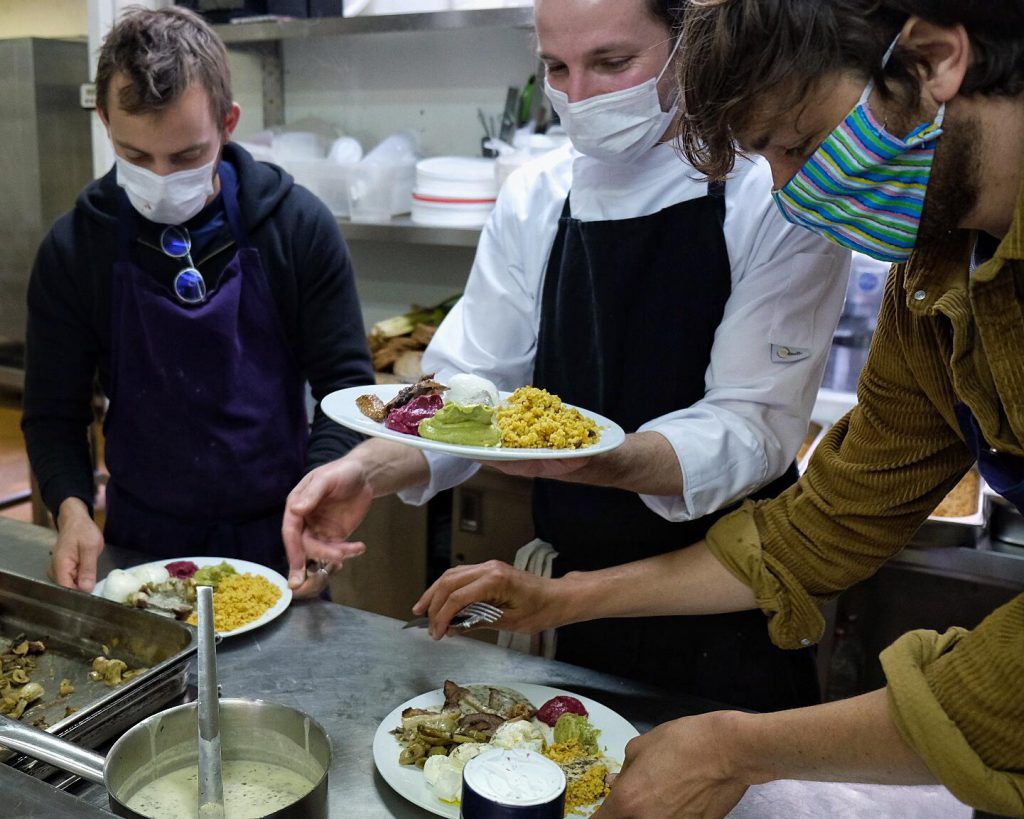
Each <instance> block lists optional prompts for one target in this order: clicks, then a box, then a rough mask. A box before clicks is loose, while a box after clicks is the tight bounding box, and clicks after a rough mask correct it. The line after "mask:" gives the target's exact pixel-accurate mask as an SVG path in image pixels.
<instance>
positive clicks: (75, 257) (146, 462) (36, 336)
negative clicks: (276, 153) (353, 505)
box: [22, 8, 373, 594]
mask: <svg viewBox="0 0 1024 819" xmlns="http://www.w3.org/2000/svg"><path fill="white" fill-rule="evenodd" d="M96 91H97V108H98V111H99V115H100V117H101V119H102V120H103V123H104V125H106V127H107V130H108V133H109V135H110V139H111V141H112V143H113V147H114V152H115V155H116V164H115V167H114V168H112V169H111V170H110V172H109V173H107V174H106V175H105V176H104V177H102V178H101V179H98V180H96V181H95V182H93V183H92V184H90V185H89V186H88V187H87V188H86V189H85V190H84V191H83V192H82V193H81V195H80V196H79V198H78V201H77V202H76V204H75V207H74V209H73V210H72V211H71V212H70V213H68V214H65V215H64V216H63V217H61V218H60V219H59V220H58V221H57V223H56V224H55V225H54V226H53V228H52V229H51V230H50V232H49V234H48V235H47V236H46V238H45V239H44V240H43V243H42V245H41V247H40V249H39V253H38V256H37V258H36V263H35V266H34V269H33V271H32V277H31V282H30V285H29V296H28V302H29V304H28V307H29V310H28V332H27V361H26V372H25V399H24V420H23V423H22V427H23V430H24V433H25V439H26V443H27V446H28V452H29V458H30V460H31V463H32V468H33V470H34V471H35V474H36V477H37V478H38V481H39V485H40V488H41V491H42V495H43V499H44V501H45V503H46V505H47V507H48V508H49V509H50V511H51V512H52V513H53V515H54V518H55V519H56V521H57V525H58V529H59V535H58V539H57V544H56V547H55V548H54V552H53V561H52V564H51V574H52V576H53V577H54V579H55V580H57V582H59V583H61V584H62V585H65V586H72V587H77V588H80V589H83V590H90V589H91V588H92V587H93V585H94V583H95V580H96V563H97V557H98V555H99V553H100V551H101V550H102V549H103V546H104V540H105V541H106V542H107V543H112V544H116V545H118V546H122V547H127V548H131V549H136V550H139V551H142V552H145V553H147V554H150V555H152V556H153V558H154V559H162V558H170V557H175V556H181V555H203V554H209V555H222V556H226V557H239V558H246V559H249V560H253V561H256V562H259V563H263V564H266V565H270V566H276V567H278V568H283V567H284V566H285V555H284V549H283V546H282V543H281V536H280V530H281V517H282V512H283V509H284V501H285V498H286V497H287V495H288V492H289V491H290V490H291V488H292V487H293V486H294V485H295V483H296V482H297V481H298V480H299V479H300V478H301V477H302V476H303V474H305V472H306V471H307V470H309V469H311V468H312V467H315V466H317V465H319V464H322V463H326V462H328V461H331V460H333V459H335V458H338V457H339V456H341V455H343V454H344V453H345V452H347V451H348V449H349V448H350V447H351V446H353V445H354V444H355V443H356V442H357V441H358V436H356V435H354V434H352V433H348V432H346V431H344V430H343V429H342V428H341V427H339V426H336V425H334V424H333V423H331V422H330V421H329V420H328V419H327V418H325V417H324V416H323V415H322V414H321V413H320V411H319V410H317V415H316V417H315V418H314V420H313V423H312V427H311V426H310V423H309V420H308V416H307V411H306V405H305V383H306V382H307V381H308V382H309V384H310V386H311V388H312V393H313V397H314V398H315V399H317V400H318V401H319V399H320V398H322V397H323V396H324V395H325V394H327V393H328V392H331V391H332V390H336V389H341V388H343V387H348V386H353V385H358V384H368V383H372V380H373V374H372V368H371V366H370V360H369V354H368V351H367V348H366V341H365V335H364V331H363V323H362V318H361V313H360V309H359V303H358V300H357V297H356V291H355V285H354V278H353V270H352V264H351V261H350V259H349V256H348V252H347V249H346V247H345V243H344V241H343V240H342V238H341V235H340V233H339V231H338V227H337V224H336V222H335V220H334V219H333V217H332V216H331V214H330V213H329V212H328V211H327V209H326V208H325V207H324V206H323V205H322V204H321V203H320V202H319V201H318V200H317V199H316V198H315V197H313V196H312V195H311V194H310V193H309V192H308V191H306V190H304V189H302V188H299V187H296V186H295V185H294V184H293V181H292V179H291V177H290V176H288V174H286V173H284V172H283V171H282V170H281V169H279V168H277V167H274V166H272V165H266V164H262V163H259V162H256V161H254V160H253V159H252V157H251V156H249V155H248V154H247V153H246V152H245V151H244V150H242V149H241V148H240V147H239V146H237V145H235V144H232V143H230V142H228V140H229V139H230V137H231V134H232V132H233V131H234V129H235V126H236V125H237V123H238V119H239V113H240V112H239V107H238V105H237V104H236V103H234V102H233V100H232V96H231V88H230V74H229V70H228V61H227V53H226V50H225V48H224V45H223V43H222V42H221V41H220V39H219V38H218V37H217V35H216V34H215V33H214V32H213V31H212V30H211V29H210V28H209V27H208V26H207V25H206V24H205V23H204V22H203V21H202V19H201V18H199V17H198V16H196V15H195V14H192V13H190V12H188V11H186V10H183V9H179V8H169V9H162V10H159V11H149V10H142V9H139V10H135V11H131V12H129V13H128V14H127V15H125V16H124V17H122V18H121V20H120V21H119V22H118V23H117V24H116V25H115V26H114V28H113V29H112V30H111V32H110V34H109V35H108V36H107V38H106V40H105V41H104V44H103V48H102V50H101V52H100V55H99V62H98V67H97V77H96ZM97 376H98V379H99V386H100V388H101V389H102V390H103V393H104V395H105V396H106V397H107V398H108V400H109V405H108V408H107V412H106V415H105V418H104V434H105V458H106V464H107V467H108V469H109V472H110V480H109V483H108V485H107V496H106V497H107V517H106V526H105V530H104V532H103V533H101V532H100V530H99V528H98V527H97V526H96V524H95V523H94V521H93V519H92V505H93V497H94V486H93V472H92V460H91V457H90V453H89V449H88V445H87V437H86V429H87V427H88V425H89V423H90V422H91V420H92V409H91V407H92V396H93V393H94V384H95V383H96V378H97ZM325 583H326V574H325V573H319V574H317V575H314V576H313V577H312V578H311V579H310V580H308V581H307V582H306V583H305V584H304V585H303V586H302V588H301V589H299V590H298V591H299V593H300V594H316V593H319V592H320V591H322V589H323V587H324V585H325Z"/></svg>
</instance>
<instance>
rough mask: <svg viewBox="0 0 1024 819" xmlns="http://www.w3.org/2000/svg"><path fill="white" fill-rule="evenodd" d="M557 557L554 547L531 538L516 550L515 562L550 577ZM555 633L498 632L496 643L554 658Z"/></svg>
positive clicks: (552, 631)
mask: <svg viewBox="0 0 1024 819" xmlns="http://www.w3.org/2000/svg"><path fill="white" fill-rule="evenodd" d="M556 557H558V552H556V551H555V549H554V547H553V546H552V545H551V544H550V543H547V542H545V541H543V540H540V539H536V540H531V541H530V542H529V543H527V544H526V545H525V546H523V547H521V548H520V549H519V551H517V552H516V559H515V563H514V564H513V565H514V566H515V567H516V568H517V569H522V570H523V571H526V572H532V573H533V574H535V575H538V576H540V577H551V569H552V566H553V564H554V562H555V558H556ZM556 640H557V634H556V632H555V630H554V629H553V628H552V629H547V630H546V631H542V632H540V633H538V634H515V633H513V632H511V631H499V632H498V645H499V646H503V647H505V648H511V649H514V650H516V651H521V652H523V653H524V654H534V655H536V656H538V657H544V658H545V659H547V660H553V659H554V658H555V645H556Z"/></svg>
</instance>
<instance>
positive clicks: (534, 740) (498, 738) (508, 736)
mask: <svg viewBox="0 0 1024 819" xmlns="http://www.w3.org/2000/svg"><path fill="white" fill-rule="evenodd" d="M491 745H494V746H496V747H498V748H508V749H511V748H523V749H525V750H527V751H536V752H537V753H541V752H542V751H543V750H544V734H543V733H542V732H541V730H540V728H538V727H537V726H536V725H534V724H533V723H532V722H527V721H526V720H525V719H521V720H516V721H515V722H506V723H504V724H502V725H500V726H498V730H497V731H495V732H494V736H493V737H492V738H491Z"/></svg>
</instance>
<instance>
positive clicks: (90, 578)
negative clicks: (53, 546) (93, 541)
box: [76, 549, 98, 592]
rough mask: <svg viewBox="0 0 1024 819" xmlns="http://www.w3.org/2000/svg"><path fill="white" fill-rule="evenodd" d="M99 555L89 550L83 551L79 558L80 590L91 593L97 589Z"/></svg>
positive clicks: (78, 580) (78, 579) (78, 578)
mask: <svg viewBox="0 0 1024 819" xmlns="http://www.w3.org/2000/svg"><path fill="white" fill-rule="evenodd" d="M97 558H98V554H97V553H96V552H94V551H91V550H89V549H82V551H81V552H80V554H79V557H78V577H77V578H76V580H77V582H78V588H79V589H81V590H82V591H84V592H91V591H92V590H93V589H94V588H95V587H96V562H97Z"/></svg>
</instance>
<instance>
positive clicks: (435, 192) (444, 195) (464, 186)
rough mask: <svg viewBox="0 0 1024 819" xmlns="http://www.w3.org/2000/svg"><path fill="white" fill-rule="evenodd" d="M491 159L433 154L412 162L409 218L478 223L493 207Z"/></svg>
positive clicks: (494, 180) (495, 193) (494, 188)
mask: <svg viewBox="0 0 1024 819" xmlns="http://www.w3.org/2000/svg"><path fill="white" fill-rule="evenodd" d="M497 196H498V182H497V177H496V174H495V167H494V160H493V159H476V158H473V157H464V156H435V157H431V158H430V159H422V160H420V161H419V162H417V163H416V182H415V185H414V186H413V191H412V220H413V221H414V222H417V223H419V224H424V225H441V226H445V227H480V226H481V225H483V223H484V222H486V221H487V217H488V215H489V214H490V212H491V210H492V209H493V208H494V200H495V199H496V198H497Z"/></svg>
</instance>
